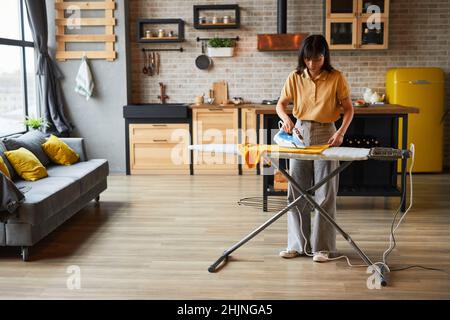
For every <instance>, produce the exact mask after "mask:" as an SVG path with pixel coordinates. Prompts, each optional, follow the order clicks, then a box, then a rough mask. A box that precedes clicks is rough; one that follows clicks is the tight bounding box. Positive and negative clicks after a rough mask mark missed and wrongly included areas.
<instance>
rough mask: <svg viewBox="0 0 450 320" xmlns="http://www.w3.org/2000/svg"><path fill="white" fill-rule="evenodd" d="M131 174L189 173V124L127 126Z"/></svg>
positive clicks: (134, 124) (139, 124)
mask: <svg viewBox="0 0 450 320" xmlns="http://www.w3.org/2000/svg"><path fill="white" fill-rule="evenodd" d="M129 139H130V140H129V148H130V173H131V174H189V164H190V152H189V150H188V146H189V141H190V139H189V124H187V123H132V124H130V125H129Z"/></svg>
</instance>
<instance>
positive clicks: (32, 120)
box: [24, 116, 50, 130]
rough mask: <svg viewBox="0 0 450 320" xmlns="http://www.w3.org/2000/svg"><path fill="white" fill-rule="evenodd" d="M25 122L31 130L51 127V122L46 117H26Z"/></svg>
mask: <svg viewBox="0 0 450 320" xmlns="http://www.w3.org/2000/svg"><path fill="white" fill-rule="evenodd" d="M24 124H25V125H26V126H27V127H28V128H30V129H31V130H41V129H43V128H48V127H50V124H49V123H48V122H47V120H45V119H44V118H37V117H29V116H26V117H25V121H24Z"/></svg>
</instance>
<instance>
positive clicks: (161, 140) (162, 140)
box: [153, 139, 167, 142]
mask: <svg viewBox="0 0 450 320" xmlns="http://www.w3.org/2000/svg"><path fill="white" fill-rule="evenodd" d="M153 142H167V139H153Z"/></svg>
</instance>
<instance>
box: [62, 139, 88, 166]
mask: <svg viewBox="0 0 450 320" xmlns="http://www.w3.org/2000/svg"><path fill="white" fill-rule="evenodd" d="M60 139H61V140H62V141H64V142H65V143H67V145H68V146H69V147H71V148H72V149H73V151H75V152H76V153H78V154H79V155H80V161H87V160H88V158H87V154H86V147H85V145H84V139H83V138H60Z"/></svg>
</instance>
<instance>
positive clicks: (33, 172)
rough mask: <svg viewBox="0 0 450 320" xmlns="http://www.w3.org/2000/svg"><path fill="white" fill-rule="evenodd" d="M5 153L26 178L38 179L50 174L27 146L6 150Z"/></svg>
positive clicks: (19, 172) (20, 174) (15, 168)
mask: <svg viewBox="0 0 450 320" xmlns="http://www.w3.org/2000/svg"><path fill="white" fill-rule="evenodd" d="M5 155H6V157H7V158H8V160H9V162H10V163H11V165H12V166H13V167H14V170H16V172H17V173H18V175H19V176H21V177H22V179H24V180H27V181H36V180H39V179H42V178H45V177H47V176H48V174H47V169H45V167H44V166H43V165H42V163H41V162H40V161H39V159H38V158H37V157H36V156H35V155H34V154H33V153H32V152H31V151H29V150H27V149H25V148H19V149H17V150H13V151H5Z"/></svg>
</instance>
